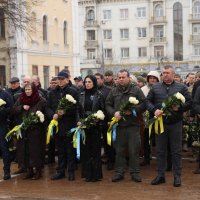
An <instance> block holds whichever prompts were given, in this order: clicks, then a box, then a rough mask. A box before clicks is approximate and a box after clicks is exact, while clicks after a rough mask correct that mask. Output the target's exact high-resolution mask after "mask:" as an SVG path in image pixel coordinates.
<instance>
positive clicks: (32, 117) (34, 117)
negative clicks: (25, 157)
mask: <svg viewBox="0 0 200 200" xmlns="http://www.w3.org/2000/svg"><path fill="white" fill-rule="evenodd" d="M44 120H45V118H44V114H43V113H42V112H41V111H37V112H35V113H34V112H31V113H29V114H28V115H27V116H26V117H24V118H23V121H22V123H21V124H20V125H17V126H15V127H14V128H13V129H12V130H11V131H9V132H8V133H7V134H6V139H7V140H9V139H10V138H11V136H12V135H16V136H17V139H19V138H22V134H21V131H22V130H27V129H28V128H31V127H32V126H34V125H36V124H38V123H43V122H44Z"/></svg>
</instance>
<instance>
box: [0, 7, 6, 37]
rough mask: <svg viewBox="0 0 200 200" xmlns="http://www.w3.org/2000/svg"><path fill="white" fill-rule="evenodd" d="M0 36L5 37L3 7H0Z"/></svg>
mask: <svg viewBox="0 0 200 200" xmlns="http://www.w3.org/2000/svg"><path fill="white" fill-rule="evenodd" d="M0 38H5V21H4V12H3V9H0Z"/></svg>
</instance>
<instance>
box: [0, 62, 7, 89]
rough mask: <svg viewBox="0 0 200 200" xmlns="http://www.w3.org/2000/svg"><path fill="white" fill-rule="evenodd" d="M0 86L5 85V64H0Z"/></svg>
mask: <svg viewBox="0 0 200 200" xmlns="http://www.w3.org/2000/svg"><path fill="white" fill-rule="evenodd" d="M0 86H1V87H2V88H3V87H5V86H6V66H5V65H0Z"/></svg>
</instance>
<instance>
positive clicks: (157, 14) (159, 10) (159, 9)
mask: <svg viewBox="0 0 200 200" xmlns="http://www.w3.org/2000/svg"><path fill="white" fill-rule="evenodd" d="M154 16H155V17H156V18H159V17H163V7H162V5H161V4H157V5H156V6H155V12H154Z"/></svg>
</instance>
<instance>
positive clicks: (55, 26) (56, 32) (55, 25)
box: [54, 18, 59, 43]
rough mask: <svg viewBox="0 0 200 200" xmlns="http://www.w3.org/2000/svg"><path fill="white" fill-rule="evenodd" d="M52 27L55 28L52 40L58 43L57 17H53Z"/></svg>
mask: <svg viewBox="0 0 200 200" xmlns="http://www.w3.org/2000/svg"><path fill="white" fill-rule="evenodd" d="M54 28H55V38H54V42H55V43H58V38H59V35H58V19H57V18H55V19H54Z"/></svg>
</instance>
